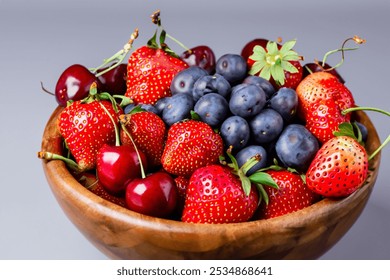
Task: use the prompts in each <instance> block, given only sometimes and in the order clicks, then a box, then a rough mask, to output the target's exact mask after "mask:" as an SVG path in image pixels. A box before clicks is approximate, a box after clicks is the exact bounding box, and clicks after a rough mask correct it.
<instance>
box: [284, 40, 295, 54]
mask: <svg viewBox="0 0 390 280" xmlns="http://www.w3.org/2000/svg"><path fill="white" fill-rule="evenodd" d="M296 42H297V40H290V41H287V42H285V43H284V44H283V46H282V47H281V48H280V52H281V53H282V54H285V53H287V52H289V51H290V50H291V49H292V48H293V47H294V46H295V44H296Z"/></svg>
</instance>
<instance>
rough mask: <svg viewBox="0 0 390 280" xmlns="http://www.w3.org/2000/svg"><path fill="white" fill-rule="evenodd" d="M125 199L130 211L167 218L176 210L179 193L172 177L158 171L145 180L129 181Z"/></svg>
mask: <svg viewBox="0 0 390 280" xmlns="http://www.w3.org/2000/svg"><path fill="white" fill-rule="evenodd" d="M125 199H126V205H127V207H128V208H129V209H130V210H133V211H135V212H138V213H141V214H145V215H149V216H153V217H158V218H165V217H168V216H169V215H171V214H172V213H173V212H174V210H175V209H176V205H177V203H178V192H177V189H176V184H175V181H174V179H173V178H172V177H171V175H169V174H168V173H166V172H164V171H158V172H155V173H152V174H150V175H148V176H147V177H145V178H140V179H134V180H132V181H129V183H128V184H127V187H126V197H125Z"/></svg>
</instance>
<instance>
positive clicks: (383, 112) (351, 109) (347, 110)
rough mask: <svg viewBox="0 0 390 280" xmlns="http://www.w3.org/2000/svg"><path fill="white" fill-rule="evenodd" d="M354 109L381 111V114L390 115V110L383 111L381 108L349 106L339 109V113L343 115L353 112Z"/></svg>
mask: <svg viewBox="0 0 390 280" xmlns="http://www.w3.org/2000/svg"><path fill="white" fill-rule="evenodd" d="M355 111H373V112H378V113H382V114H384V115H386V116H389V117H390V112H388V111H385V110H383V109H379V108H374V107H351V108H348V109H345V110H343V111H341V113H342V114H343V115H346V114H348V113H351V112H355Z"/></svg>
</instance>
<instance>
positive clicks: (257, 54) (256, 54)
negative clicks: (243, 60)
mask: <svg viewBox="0 0 390 280" xmlns="http://www.w3.org/2000/svg"><path fill="white" fill-rule="evenodd" d="M266 53H267V52H266V50H265V49H264V48H263V47H261V46H255V47H254V48H253V54H252V55H251V56H249V58H250V59H253V60H259V59H264V57H265V55H266Z"/></svg>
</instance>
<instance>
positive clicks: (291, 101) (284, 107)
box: [269, 87, 298, 122]
mask: <svg viewBox="0 0 390 280" xmlns="http://www.w3.org/2000/svg"><path fill="white" fill-rule="evenodd" d="M269 106H270V107H271V108H272V109H274V110H275V111H277V112H278V113H279V114H280V115H281V116H282V117H283V119H284V120H285V121H287V122H290V121H291V120H292V119H293V118H294V117H295V114H296V112H297V109H298V95H297V93H296V91H295V90H294V89H292V88H285V87H283V88H280V89H279V90H278V91H277V92H276V93H275V94H274V95H273V96H272V97H271V99H270V100H269Z"/></svg>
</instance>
